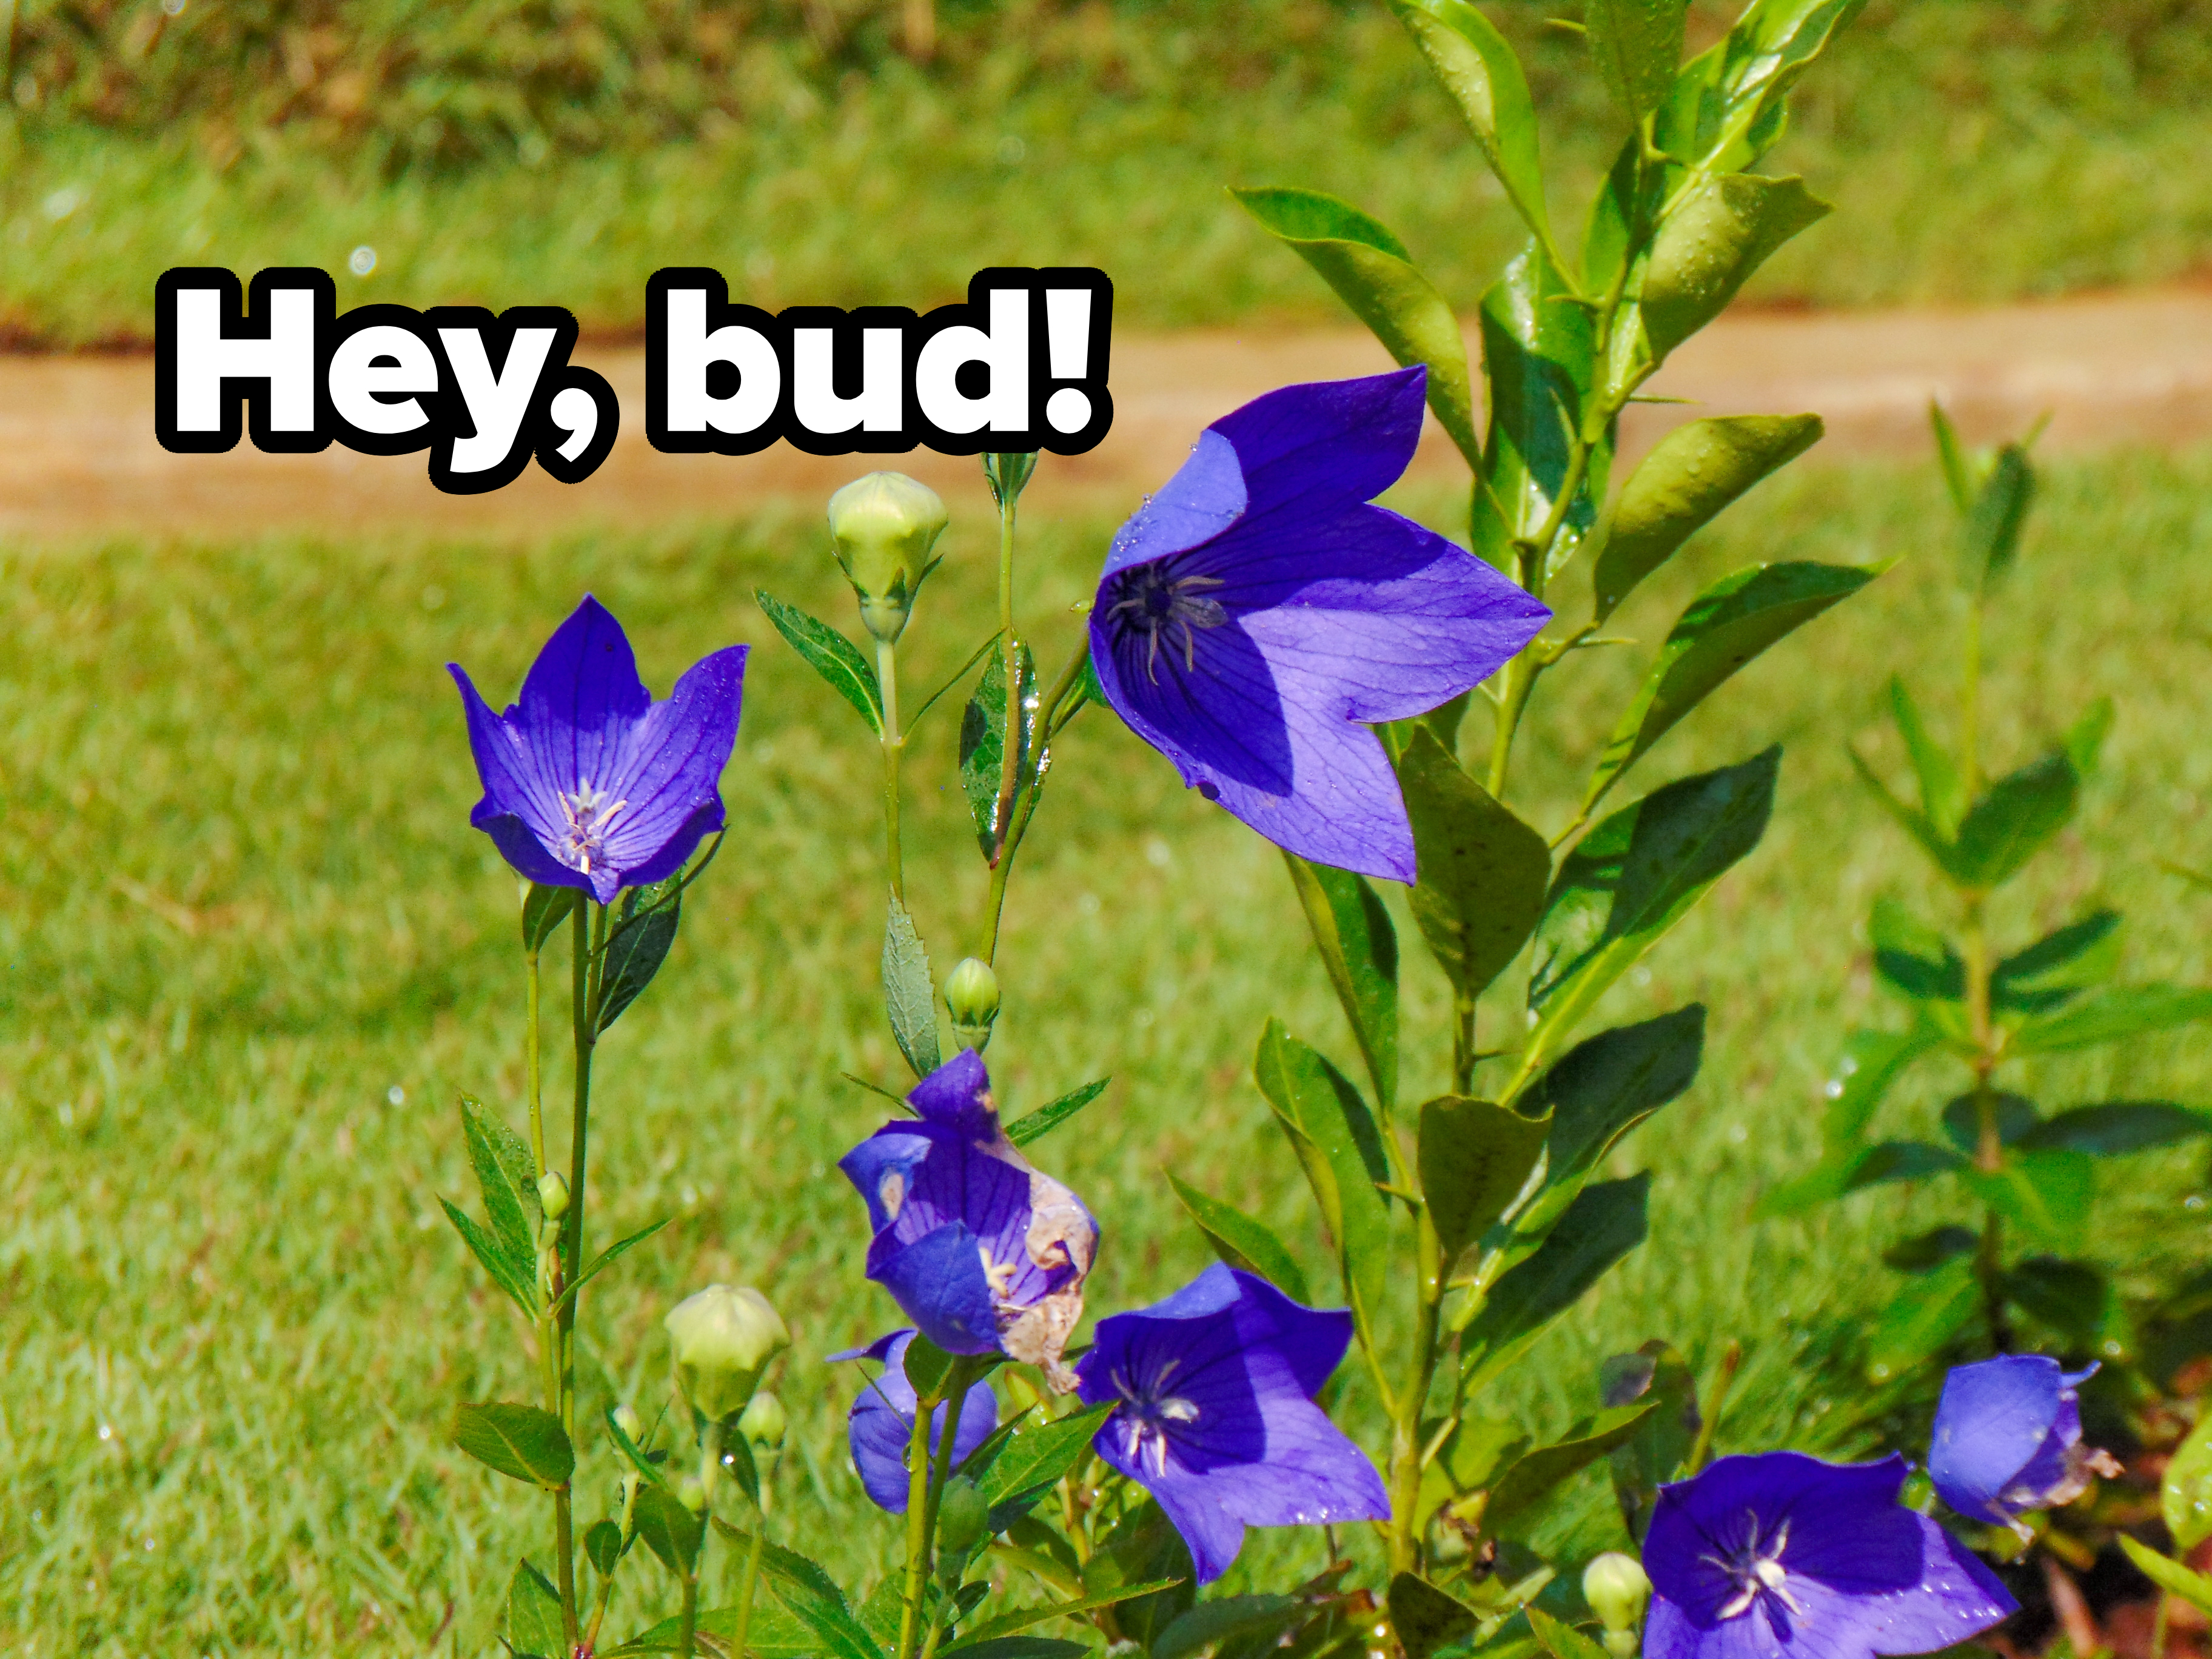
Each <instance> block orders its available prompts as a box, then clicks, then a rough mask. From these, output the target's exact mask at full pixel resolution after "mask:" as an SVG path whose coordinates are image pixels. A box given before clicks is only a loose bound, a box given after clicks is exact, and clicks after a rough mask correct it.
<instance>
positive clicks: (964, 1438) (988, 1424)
mask: <svg viewBox="0 0 2212 1659" xmlns="http://www.w3.org/2000/svg"><path fill="white" fill-rule="evenodd" d="M913 1340H914V1333H913V1332H912V1331H893V1332H892V1333H891V1334H890V1335H889V1336H885V1337H880V1338H878V1340H875V1341H874V1342H872V1343H871V1344H869V1345H868V1346H866V1347H865V1348H848V1349H847V1350H845V1352H842V1353H833V1354H831V1355H830V1356H829V1358H832V1359H879V1360H881V1361H882V1362H883V1366H884V1369H883V1370H882V1371H881V1372H880V1373H879V1374H878V1375H877V1376H874V1377H872V1378H871V1379H870V1380H869V1382H868V1383H867V1385H866V1387H865V1388H863V1389H861V1390H860V1395H859V1397H858V1398H857V1399H855V1400H854V1401H853V1409H852V1411H851V1412H850V1413H848V1415H847V1417H846V1419H845V1439H846V1443H847V1444H848V1446H850V1447H851V1448H852V1451H853V1467H854V1468H855V1469H857V1470H859V1471H860V1485H861V1486H863V1487H865V1488H866V1491H867V1494H868V1497H869V1498H871V1499H872V1501H873V1502H874V1504H875V1505H876V1507H877V1508H878V1509H884V1510H890V1512H891V1513H892V1514H893V1515H904V1514H905V1513H906V1504H907V1495H908V1468H907V1464H906V1455H907V1450H908V1447H909V1446H910V1445H911V1444H912V1443H913V1438H914V1412H915V1404H916V1401H915V1392H914V1384H913V1383H909V1382H908V1381H907V1380H906V1351H907V1346H908V1344H909V1343H911V1342H912V1341H913ZM951 1409H952V1408H951V1405H950V1404H949V1403H947V1404H944V1405H940V1406H939V1407H937V1409H936V1410H935V1411H934V1412H933V1413H931V1414H930V1419H929V1443H930V1444H931V1445H932V1446H934V1445H936V1444H937V1443H938V1441H939V1438H940V1437H942V1436H943V1435H944V1433H945V1413H947V1412H948V1411H950V1410H951ZM998 1426H999V1400H998V1396H997V1395H994V1394H993V1393H992V1392H991V1388H990V1385H989V1384H988V1383H974V1384H972V1385H971V1386H970V1387H969V1390H968V1393H967V1396H966V1398H964V1399H963V1400H962V1401H961V1402H960V1426H959V1427H958V1428H957V1429H955V1430H954V1431H952V1461H953V1465H954V1467H955V1468H957V1467H958V1466H959V1464H960V1462H961V1461H962V1460H963V1459H964V1458H965V1457H966V1456H967V1455H969V1453H970V1452H972V1451H974V1450H975V1448H976V1447H978V1446H980V1445H981V1444H982V1443H984V1442H985V1441H986V1440H987V1439H989V1438H990V1437H991V1431H992V1430H994V1429H995V1428H997V1427H998Z"/></svg>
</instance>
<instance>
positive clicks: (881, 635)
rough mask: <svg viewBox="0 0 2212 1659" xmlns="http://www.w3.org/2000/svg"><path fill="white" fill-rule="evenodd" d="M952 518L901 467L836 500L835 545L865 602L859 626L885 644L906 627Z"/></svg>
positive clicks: (832, 504)
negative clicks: (941, 538)
mask: <svg viewBox="0 0 2212 1659" xmlns="http://www.w3.org/2000/svg"><path fill="white" fill-rule="evenodd" d="M947 522H949V520H948V519H947V516H946V513H945V503H944V502H943V501H940V500H939V498H938V494H937V492H936V491H935V490H933V489H931V488H930V487H929V486H928V485H927V484H926V483H917V482H916V481H915V480H914V479H912V478H909V477H907V476H906V474H904V473H903V472H871V473H869V474H868V475H867V476H866V477H864V478H855V479H854V481H853V482H852V483H848V484H847V485H846V486H845V487H844V488H843V489H841V490H839V491H838V492H837V493H836V495H832V496H831V497H830V498H829V545H830V546H831V548H832V549H833V550H835V551H836V555H837V562H838V564H839V566H840V567H842V569H843V570H844V572H845V580H847V581H849V582H850V583H852V584H853V592H854V595H855V596H857V597H858V598H859V599H860V621H861V623H863V624H864V625H865V626H866V629H867V630H868V632H869V633H871V634H872V635H875V637H876V638H878V639H879V640H882V641H884V642H885V643H886V644H888V643H890V641H895V640H896V639H897V638H898V636H899V635H901V634H902V633H903V632H905V631H906V619H907V613H908V611H911V610H912V609H913V608H914V599H915V594H916V593H918V592H921V584H922V580H923V579H924V578H925V577H927V575H928V574H929V573H930V572H931V571H933V570H934V569H935V568H937V561H936V560H934V559H933V558H931V557H930V556H929V553H930V550H931V549H932V548H933V547H934V546H936V545H937V538H939V536H941V535H943V534H944V533H945V525H946V524H947Z"/></svg>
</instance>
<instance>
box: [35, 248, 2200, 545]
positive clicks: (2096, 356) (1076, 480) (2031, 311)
mask: <svg viewBox="0 0 2212 1659" xmlns="http://www.w3.org/2000/svg"><path fill="white" fill-rule="evenodd" d="M580 356H582V357H583V359H584V360H585V361H586V362H590V363H592V366H594V367H595V368H599V370H600V371H601V372H602V373H604V374H606V375H607V377H608V379H609V380H611V381H612V383H613V384H614V386H615V388H616V391H617V393H618V394H619V396H620V397H621V398H622V402H623V435H622V438H621V439H620V441H618V442H617V445H616V447H615V451H614V453H613V455H612V456H611V457H610V458H609V459H608V461H607V463H606V464H605V465H604V466H603V467H602V468H601V469H600V470H599V472H598V473H597V474H595V475H594V476H593V477H592V478H591V479H589V480H587V481H586V483H582V484H580V485H577V486H574V487H573V488H571V487H568V486H565V485H562V484H558V483H553V482H552V481H551V480H550V479H548V478H546V477H544V475H543V474H542V473H540V472H539V471H537V469H536V468H534V467H533V468H532V469H531V470H530V471H528V472H527V473H526V474H525V475H524V477H523V478H522V479H521V480H520V481H519V482H517V483H514V484H513V485H510V486H509V487H508V488H507V489H502V490H499V491H497V492H495V493H494V494H492V495H482V496H473V497H463V496H449V495H441V494H440V493H439V492H438V491H436V490H435V489H432V488H431V487H430V485H429V483H428V480H427V479H426V478H425V477H424V473H423V461H422V457H421V456H420V455H415V456H401V457H397V458H392V459H384V458H375V457H370V456H363V455H355V454H353V453H350V452H349V451H346V450H343V449H339V448H337V447H332V448H331V449H329V450H327V451H325V453H322V454H320V455H263V454H260V453H258V452H255V451H252V450H250V449H247V448H246V447H240V449H238V450H237V451H234V453H230V454H228V455H209V456H182V455H171V454H168V453H166V452H164V451H163V450H162V449H161V447H159V446H158V445H157V444H156V443H155V441H154V433H153V363H152V360H151V359H150V358H148V357H113V356H100V357H53V356H40V357H0V532H4V533H7V534H9V535H11V536H15V537H27V538H50V537H70V538H73V537H75V536H77V535H81V534H83V533H86V532H92V533H101V532H118V531H154V532H161V531H177V532H190V533H197V534H209V533H213V534H222V533H226V532H244V531H249V530H257V529H264V528H275V527H286V528H294V527H297V528H315V527H319V528H322V529H325V530H330V531H335V532H353V531H357V530H362V529H372V528H374V529H403V528H414V529H422V530H431V531H438V530H443V531H465V532H544V531H555V530H561V529H565V528H570V527H575V526H582V525H586V524H643V523H648V522H659V521H666V520H678V519H696V518H700V517H713V516H720V515H725V514H730V513H738V512H741V511H744V510H746V509H748V508H750V507H755V506H757V505H759V504H761V503H762V502H763V501H767V500H769V499H773V498H775V497H792V496H796V497H799V498H800V499H801V500H805V501H819V500H820V499H821V498H822V497H823V496H824V495H827V494H828V492H829V490H831V489H835V488H836V486H837V485H838V484H840V483H843V482H844V481H845V480H847V479H848V478H850V477H853V476H854V474H856V473H858V472H860V471H865V470H866V469H867V468H868V467H869V466H870V465H897V466H900V467H902V468H903V469H904V470H907V471H912V472H914V473H915V474H916V475H917V476H920V477H924V478H926V479H927V480H928V481H929V482H931V483H934V484H936V485H937V486H938V487H939V488H940V489H945V490H946V491H947V493H948V494H953V495H959V496H962V497H968V496H975V495H980V494H981V485H980V481H979V480H978V477H977V475H976V469H975V463H974V462H973V461H972V460H969V459H952V458H948V457H944V456H936V455H930V454H927V453H917V454H915V455H912V456H908V457H905V458H902V459H886V460H884V461H881V462H875V461H871V460H870V459H867V458H864V457H829V458H822V457H815V456H809V455H802V454H799V453H796V452H794V451H793V450H791V449H789V448H787V447H782V446H778V447H775V449H772V450H769V451H767V452H764V453H762V454H759V455H755V456H748V457H744V458H742V459H724V458H720V457H715V456H690V455H662V454H659V453H656V452H655V451H653V449H651V448H650V447H648V446H647V444H646V442H645V440H644V422H643V419H642V413H641V410H642V401H643V395H644V362H643V357H642V355H641V353H640V352H639V351H637V350H635V349H623V348H614V349H587V350H586V351H584V352H582V353H580ZM1388 367H1389V362H1388V360H1387V358H1385V357H1384V356H1383V352H1382V350H1381V349H1380V348H1379V347H1377V346H1376V344H1375V343H1373V342H1372V341H1371V340H1370V339H1369V338H1368V337H1367V336H1366V335H1365V334H1364V332H1361V331H1357V330H1352V329H1328V330H1314V331H1267V332H1263V331H1251V332H1242V331H1208V332H1200V333H1190V334H1176V335H1125V336H1123V337H1120V338H1118V339H1117V340H1116V341H1115V348H1114V370H1113V376H1112V386H1113V391H1114V399H1115V424H1114V429H1113V431H1112V433H1111V434H1110V435H1109V436H1108V438H1107V440H1106V441H1105V442H1104V443H1103V444H1102V445H1100V446H1099V447H1098V448H1097V449H1096V450H1094V451H1093V452H1092V453H1090V454H1088V455H1084V456H1079V457H1077V458H1074V459H1069V460H1058V459H1048V461H1047V463H1046V465H1045V466H1044V467H1043V468H1042V469H1041V470H1040V471H1039V473H1038V477H1037V483H1036V486H1035V489H1034V493H1033V495H1032V501H1033V502H1034V503H1035V505H1036V506H1038V507H1043V508H1046V509H1048V510H1049V509H1051V508H1054V507H1076V506H1091V505H1095V506H1097V507H1116V506H1125V505H1126V506H1133V505H1134V503H1135V501H1136V499H1137V497H1138V496H1139V495H1141V494H1142V493H1143V492H1144V491H1145V490H1147V489H1154V488H1157V487H1158V484H1159V483H1160V482H1161V481H1162V480H1163V479H1164V478H1165V477H1167V476H1168V475H1169V474H1170V472H1172V471H1174V470H1175V468H1176V465H1178V464H1179V463H1180V462H1181V460H1182V457H1183V456H1184V454H1185V453H1188V449H1189V447H1190V445H1191V442H1192V441H1193V440H1194V437H1195V436H1196V435H1197V433H1198V431H1199V429H1200V428H1202V427H1203V426H1204V425H1205V424H1206V422H1207V421H1209V420H1212V419H1213V418H1214V417H1215V416H1218V415H1221V414H1223V413H1224V412H1225V411H1226V410H1230V409H1232V408H1234V407H1236V405H1237V404H1240V403H1242V402H1243V401H1244V400H1245V399H1247V398H1251V397H1254V396H1256V395H1257V394H1258V393H1260V392H1265V391H1267V390H1268V389H1270V388H1271V387H1273V386H1281V385H1284V384H1285V383H1287V382H1290V381H1293V380H1327V379H1334V378H1337V377H1340V376H1345V375H1352V374H1370V373H1373V372H1375V371H1376V370H1379V369H1383V368H1388ZM1650 389H1651V391H1653V392H1656V393H1663V394H1666V395H1669V396H1674V397H1680V398H1692V399H1695V400H1696V402H1695V403H1694V404H1690V405H1679V404H1668V405H1641V406H1638V407H1637V408H1635V409H1633V410H1631V411H1630V415H1629V419H1628V431H1627V435H1626V447H1627V448H1628V449H1630V450H1631V451H1632V452H1635V451H1640V450H1641V449H1642V448H1644V447H1648V446H1649V444H1650V442H1651V441H1653V440H1654V439H1655V438H1656V436H1657V435H1659V433H1660V432H1662V431H1663V430H1664V429H1665V428H1667V427H1668V426H1669V425H1671V424H1673V423H1674V422H1677V421H1680V420H1684V419H1687V418H1689V417H1690V416H1693V415H1697V414H1735V413H1784V412H1795V411H1797V410H1815V411H1817V412H1819V413H1820V414H1821V415H1823V416H1826V418H1827V421H1828V433H1829V435H1828V439H1827V441H1826V443H1825V444H1823V445H1822V446H1821V447H1820V449H1819V450H1817V451H1815V452H1814V453H1815V455H1816V456H1818V455H1826V456H1829V457H1835V458H1842V457H1845V456H1857V455H1868V454H1904V455H1924V454H1925V453H1927V447H1926V446H1927V439H1926V428H1925V426H1924V424H1923V410H1924V409H1925V406H1926V404H1927V400H1928V398H1929V397H1930V396H1931V395H1938V394H1940V395H1941V396H1942V397H1943V398H1944V399H1945V400H1946V401H1947V402H1948V403H1949V404H1952V405H1953V407H1954V410H1956V411H1957V413H1958V415H1959V416H1960V422H1961V424H1962V425H1963V426H1964V427H1965V428H1966V431H1967V432H1968V434H1969V435H1971V436H1973V437H1976V438H1982V439H1987V438H1992V437H1996V436H1998V435H2004V434H2007V433H2010V432H2013V431H2015V430H2017V429H2019V428H2022V427H2024V426H2026V425H2027V423H2028V422H2031V421H2033V420H2034V419H2035V418H2036V417H2037V416H2039V415H2040V414H2042V413H2044V412H2045V411H2046V410H2047V411H2049V412H2050V413H2051V416H2052V420H2051V428H2050V435H2049V438H2048V440H2047V441H2048V442H2049V443H2050V444H2051V446H2053V447H2060V448H2069V449H2077V450H2078V449H2090V448H2097V447H2105V446H2109V445H2113V444H2120V443H2157V444H2168V445H2171V444H2179V443H2189V442H2196V441H2203V440H2205V439H2207V438H2212V294H2206V293H2203V292H2189V291H2169V292H2155V293H2148V294H2133V295H2106V296H2091V297H2087V298H2082V299H2073V300H2063V301H2051V302H2049V303H2044V304H2035V305H2021V306H2010V307H2002V308H1998V309H1994V310H1988V311H1975V312H1936V311H1919V312H1892V313H1848V314H1834V315H1828V314H1816V313H1806V314H1792V313H1763V314H1762V313H1753V314H1748V315H1740V316H1737V317H1734V318H1730V319H1726V320H1724V321H1723V322H1722V323H1720V324H1718V325H1716V326H1714V327H1713V328H1712V329H1711V330H1709V331H1707V332H1706V333H1705V334H1704V335H1702V336H1700V337H1698V338H1697V339H1696V340H1695V341H1693V342H1692V343H1691V344H1690V345H1689V346H1687V347H1686V348H1685V349H1683V350H1682V351H1681V352H1680V354H1679V355H1678V356H1677V357H1676V358H1675V360H1674V362H1672V363H1670V364H1669V365H1668V368H1667V369H1666V371H1665V373H1664V374H1662V375H1661V377H1660V378H1659V379H1658V380H1657V381H1656V382H1655V383H1654V385H1653V386H1652V387H1651V388H1650ZM1456 465H1457V462H1456V460H1455V458H1454V457H1453V456H1452V454H1451V453H1450V451H1449V446H1448V445H1447V444H1446V443H1445V442H1444V441H1443V438H1442V436H1441V435H1440V434H1438V433H1437V431H1436V430H1435V429H1434V424H1433V422H1431V431H1430V432H1429V434H1428V435H1427V438H1426V439H1425V441H1424V443H1423V446H1422V453H1421V457H1420V459H1419V460H1418V461H1417V462H1416V463H1415V468H1416V473H1417V475H1420V474H1426V475H1428V476H1433V477H1439V478H1443V477H1451V476H1452V474H1453V471H1454V470H1455V467H1456Z"/></svg>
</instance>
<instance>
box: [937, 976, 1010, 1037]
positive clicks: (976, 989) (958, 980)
mask: <svg viewBox="0 0 2212 1659" xmlns="http://www.w3.org/2000/svg"><path fill="white" fill-rule="evenodd" d="M945 1009H946V1012H949V1013H951V1016H952V1035H953V1036H954V1038H955V1040H957V1042H959V1044H960V1046H961V1047H962V1048H973V1049H974V1050H975V1052H976V1053H977V1054H981V1053H982V1052H983V1050H984V1049H985V1048H988V1047H989V1046H990V1043H991V1026H992V1024H993V1023H994V1021H996V1020H997V1018H999V976H998V975H996V974H994V973H993V972H992V971H991V964H990V963H987V962H985V961H983V960H982V959H981V957H963V959H962V960H961V962H960V963H958V965H957V966H956V967H955V968H954V969H953V970H952V971H951V973H950V974H948V975H945Z"/></svg>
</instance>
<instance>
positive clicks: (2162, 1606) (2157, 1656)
mask: <svg viewBox="0 0 2212 1659" xmlns="http://www.w3.org/2000/svg"><path fill="white" fill-rule="evenodd" d="M2172 1610H2173V1592H2172V1590H2163V1591H2160V1594H2159V1598H2158V1612H2157V1613H2156V1614H2155V1615H2154V1617H2153V1618H2152V1620H2151V1623H2150V1659H2166V1615H2167V1614H2168V1613H2171V1612H2172Z"/></svg>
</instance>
